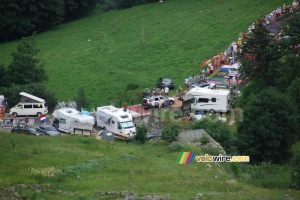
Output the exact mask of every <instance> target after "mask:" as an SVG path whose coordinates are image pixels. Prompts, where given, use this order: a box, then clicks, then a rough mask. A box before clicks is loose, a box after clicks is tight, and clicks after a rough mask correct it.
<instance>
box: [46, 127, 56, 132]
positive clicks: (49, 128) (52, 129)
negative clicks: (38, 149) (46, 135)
mask: <svg viewBox="0 0 300 200" xmlns="http://www.w3.org/2000/svg"><path fill="white" fill-rule="evenodd" d="M45 129H46V130H47V131H56V129H55V128H54V127H53V126H47V127H45Z"/></svg>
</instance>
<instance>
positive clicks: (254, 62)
mask: <svg viewBox="0 0 300 200" xmlns="http://www.w3.org/2000/svg"><path fill="white" fill-rule="evenodd" d="M273 46H274V38H273V37H272V36H270V31H269V30H268V29H267V28H266V27H265V26H264V25H263V23H262V21H261V20H259V21H258V22H257V23H256V25H255V29H254V30H253V31H252V33H251V34H249V35H248V36H247V38H246V39H245V40H244V42H243V45H242V49H243V52H244V53H245V54H251V55H256V58H255V59H247V58H245V57H241V58H240V59H241V61H242V64H243V65H242V67H241V71H242V73H243V74H244V76H245V77H246V78H249V80H250V81H255V82H257V83H258V82H261V81H262V82H264V81H267V82H269V81H272V79H270V78H272V77H271V76H270V73H269V70H270V62H271V61H274V60H277V59H278V55H277V53H276V50H274V47H273Z"/></svg>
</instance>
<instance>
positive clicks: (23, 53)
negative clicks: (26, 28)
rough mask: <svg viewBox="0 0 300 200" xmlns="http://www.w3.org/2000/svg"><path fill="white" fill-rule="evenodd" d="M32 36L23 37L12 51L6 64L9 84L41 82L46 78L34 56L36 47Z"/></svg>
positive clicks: (43, 70)
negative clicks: (11, 59)
mask: <svg viewBox="0 0 300 200" xmlns="http://www.w3.org/2000/svg"><path fill="white" fill-rule="evenodd" d="M35 45H36V42H35V40H34V38H33V36H30V37H27V38H23V39H22V41H21V43H20V44H19V45H18V47H17V51H15V52H13V53H12V54H11V55H12V56H13V61H12V63H11V64H10V65H9V66H8V69H7V74H8V81H9V84H10V85H11V84H17V85H26V84H30V83H41V82H45V81H47V80H48V76H47V74H46V71H45V69H44V67H43V65H42V64H39V62H40V60H39V59H37V58H35V56H36V55H37V53H38V52H39V50H38V49H36V48H35Z"/></svg>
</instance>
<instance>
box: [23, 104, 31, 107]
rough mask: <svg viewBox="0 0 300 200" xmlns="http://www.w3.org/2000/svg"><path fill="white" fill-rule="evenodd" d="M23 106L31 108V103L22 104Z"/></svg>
mask: <svg viewBox="0 0 300 200" xmlns="http://www.w3.org/2000/svg"><path fill="white" fill-rule="evenodd" d="M24 108H32V104H24Z"/></svg>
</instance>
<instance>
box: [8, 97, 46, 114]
mask: <svg viewBox="0 0 300 200" xmlns="http://www.w3.org/2000/svg"><path fill="white" fill-rule="evenodd" d="M20 95H21V102H19V103H18V104H17V105H16V106H14V107H13V108H11V109H10V111H9V114H10V115H13V116H14V117H17V116H18V115H23V116H25V115H36V116H38V117H40V116H41V115H46V114H47V113H48V106H47V103H46V101H45V100H44V99H41V98H39V97H36V96H34V95H31V94H28V93H26V92H20Z"/></svg>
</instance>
